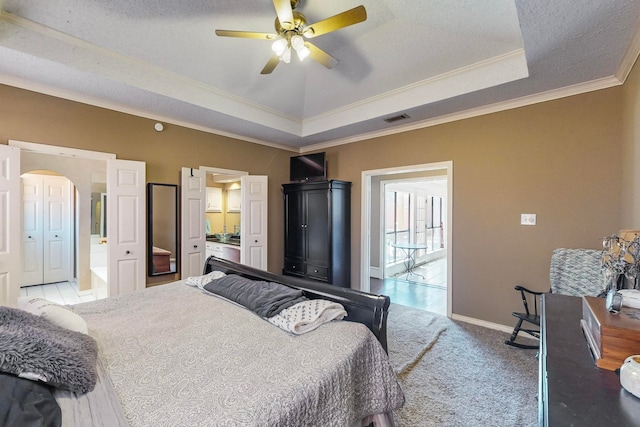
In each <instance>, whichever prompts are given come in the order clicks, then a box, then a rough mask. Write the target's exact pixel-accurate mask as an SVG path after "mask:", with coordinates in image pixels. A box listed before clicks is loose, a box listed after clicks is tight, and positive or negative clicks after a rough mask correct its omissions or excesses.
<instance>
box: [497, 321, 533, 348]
mask: <svg viewBox="0 0 640 427" xmlns="http://www.w3.org/2000/svg"><path fill="white" fill-rule="evenodd" d="M522 321H523V319H518V323H516V327H515V328H513V332H512V333H511V337H509V339H508V340H505V342H504V343H505V344H507V345H510V346H512V347H518V348H524V349H528V350H535V349H538V348H540V346H539V345H527V344H520V343H517V342H516V338H517V337H518V332H520V328H521V326H522Z"/></svg>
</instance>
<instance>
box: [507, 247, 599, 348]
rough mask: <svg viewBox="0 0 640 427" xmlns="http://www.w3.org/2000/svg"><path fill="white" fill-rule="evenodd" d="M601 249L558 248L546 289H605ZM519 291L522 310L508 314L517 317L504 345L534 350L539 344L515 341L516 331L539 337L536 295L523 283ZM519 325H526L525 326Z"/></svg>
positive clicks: (578, 292) (582, 292) (581, 292)
mask: <svg viewBox="0 0 640 427" xmlns="http://www.w3.org/2000/svg"><path fill="white" fill-rule="evenodd" d="M601 260H602V251H601V250H598V249H567V248H559V249H555V250H554V251H553V254H552V255H551V268H550V271H549V282H550V284H551V287H550V292H552V293H554V294H562V295H572V296H599V295H602V294H604V292H605V290H606V280H605V276H604V273H603V269H602V262H601ZM515 289H516V291H518V292H520V296H521V298H522V304H523V306H524V312H519V311H514V312H513V313H512V314H513V316H514V317H516V318H517V319H518V322H517V323H516V326H515V328H513V332H512V333H511V337H509V339H508V340H506V341H505V344H508V345H511V346H514V347H519V348H531V349H536V348H538V347H539V346H538V345H537V344H536V345H533V344H522V343H520V342H517V341H516V338H517V337H518V334H519V333H520V332H524V333H527V334H529V335H531V336H533V337H535V338H540V313H539V311H538V308H539V306H540V302H539V301H540V295H542V294H543V293H544V292H535V291H532V290H529V289H527V288H525V287H524V286H520V285H518V286H516V287H515ZM523 324H525V325H527V326H526V327H524V326H523Z"/></svg>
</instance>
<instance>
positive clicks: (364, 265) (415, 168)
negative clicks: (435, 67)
mask: <svg viewBox="0 0 640 427" xmlns="http://www.w3.org/2000/svg"><path fill="white" fill-rule="evenodd" d="M432 170H446V176H447V223H448V225H449V226H448V227H447V230H446V233H447V248H446V250H447V316H448V317H451V314H452V311H451V308H452V296H453V289H452V288H453V287H452V265H453V161H451V160H449V161H444V162H437V163H425V164H419V165H409V166H397V167H393V168H385V169H373V170H366V171H362V174H361V181H362V191H361V193H360V196H361V197H360V199H361V200H360V212H361V218H360V242H361V243H360V290H362V291H365V292H369V291H370V286H371V280H370V275H371V211H372V209H373V207H372V206H371V180H372V178H373V177H378V176H385V175H397V174H401V173H414V172H429V171H432ZM377 208H378V207H376V209H377Z"/></svg>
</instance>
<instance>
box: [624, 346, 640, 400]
mask: <svg viewBox="0 0 640 427" xmlns="http://www.w3.org/2000/svg"><path fill="white" fill-rule="evenodd" d="M620 384H622V387H623V388H624V389H625V390H627V391H628V392H629V393H631V394H633V395H634V396H635V397H638V398H640V355H634V356H629V357H627V358H626V359H625V361H624V362H623V363H622V366H621V367H620Z"/></svg>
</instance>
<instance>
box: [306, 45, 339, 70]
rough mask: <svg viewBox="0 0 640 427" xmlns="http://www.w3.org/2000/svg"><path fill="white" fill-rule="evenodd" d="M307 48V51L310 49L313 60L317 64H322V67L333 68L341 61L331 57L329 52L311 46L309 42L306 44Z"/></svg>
mask: <svg viewBox="0 0 640 427" xmlns="http://www.w3.org/2000/svg"><path fill="white" fill-rule="evenodd" d="M304 45H305V47H306V48H307V49H309V56H310V57H311V59H313V60H314V61H316V62H319V63H321V64H322V65H324V66H325V67H327V68H333V67H335V66H336V65H338V63H339V62H340V61H338V60H337V59H336V58H334V57H333V56H331V55H329V54H328V53H327V52H325V51H324V50H322V49H320V48H319V47H318V46H316V45H314V44H311V43H309V42H305V43H304Z"/></svg>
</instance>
